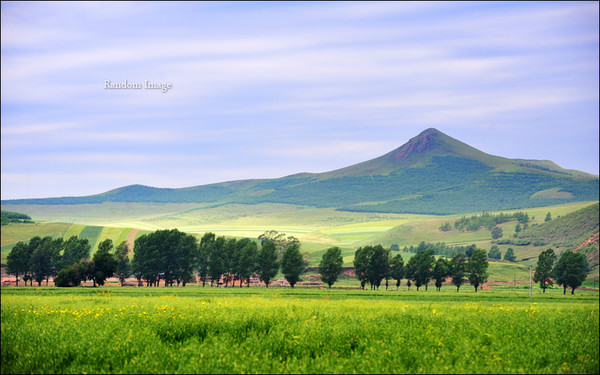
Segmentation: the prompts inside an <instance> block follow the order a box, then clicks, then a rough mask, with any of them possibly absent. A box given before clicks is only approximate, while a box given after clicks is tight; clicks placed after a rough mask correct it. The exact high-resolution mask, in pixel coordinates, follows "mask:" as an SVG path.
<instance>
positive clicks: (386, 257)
mask: <svg viewBox="0 0 600 375" xmlns="http://www.w3.org/2000/svg"><path fill="white" fill-rule="evenodd" d="M370 255H371V256H370V258H369V268H368V270H367V274H368V279H369V283H370V284H371V289H373V288H374V287H375V288H377V289H379V285H381V280H383V279H386V289H387V278H388V277H389V273H390V251H389V250H387V249H384V248H383V246H381V245H375V246H373V248H372V251H371V252H370Z"/></svg>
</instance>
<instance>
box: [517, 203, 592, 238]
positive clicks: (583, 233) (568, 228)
mask: <svg viewBox="0 0 600 375" xmlns="http://www.w3.org/2000/svg"><path fill="white" fill-rule="evenodd" d="M598 216H599V204H598V203H596V204H592V205H590V206H588V207H585V208H582V209H580V210H577V211H575V212H571V213H569V214H567V215H565V216H561V217H558V218H557V217H555V218H554V219H553V220H551V221H548V222H544V223H543V224H540V225H538V226H534V227H530V228H529V229H528V230H526V231H523V232H521V233H520V234H519V235H518V238H519V239H526V240H529V241H531V242H536V241H538V242H545V243H546V244H548V245H549V246H553V247H563V248H575V247H577V246H579V245H581V244H582V243H583V242H585V241H586V240H587V239H588V238H590V237H591V236H592V235H593V234H594V233H597V232H598V222H599V219H598Z"/></svg>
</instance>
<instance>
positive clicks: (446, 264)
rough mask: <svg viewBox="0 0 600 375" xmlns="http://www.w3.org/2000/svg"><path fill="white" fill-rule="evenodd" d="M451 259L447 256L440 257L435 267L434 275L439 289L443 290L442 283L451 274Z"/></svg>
mask: <svg viewBox="0 0 600 375" xmlns="http://www.w3.org/2000/svg"><path fill="white" fill-rule="evenodd" d="M450 268H451V264H450V261H449V260H447V259H445V258H438V260H436V261H435V266H434V267H433V274H432V277H433V279H434V280H435V287H436V289H437V290H438V291H440V290H442V283H443V282H444V281H445V280H446V278H447V277H448V276H450Z"/></svg>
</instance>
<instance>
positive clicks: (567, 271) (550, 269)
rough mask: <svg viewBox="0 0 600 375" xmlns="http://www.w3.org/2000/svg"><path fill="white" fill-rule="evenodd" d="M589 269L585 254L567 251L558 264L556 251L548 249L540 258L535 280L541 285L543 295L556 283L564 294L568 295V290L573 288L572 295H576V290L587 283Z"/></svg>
mask: <svg viewBox="0 0 600 375" xmlns="http://www.w3.org/2000/svg"><path fill="white" fill-rule="evenodd" d="M588 268H589V266H588V263H587V259H586V257H585V254H583V253H574V252H572V251H570V250H569V251H566V252H564V253H563V254H562V255H561V257H560V258H559V259H558V262H557V261H556V254H554V250H553V249H546V250H545V251H543V252H542V253H541V254H540V255H539V257H538V262H537V265H536V267H535V275H534V276H533V280H534V281H535V282H539V283H540V288H542V290H543V293H546V288H548V287H549V286H552V285H553V284H554V282H556V283H557V284H558V285H561V286H562V287H563V294H566V293H567V288H571V294H575V289H577V288H578V287H580V286H581V284H583V282H584V281H585V279H586V277H587V271H588Z"/></svg>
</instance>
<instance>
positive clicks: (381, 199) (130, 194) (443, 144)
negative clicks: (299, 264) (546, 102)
mask: <svg viewBox="0 0 600 375" xmlns="http://www.w3.org/2000/svg"><path fill="white" fill-rule="evenodd" d="M598 196H599V194H598V177H597V176H594V175H590V174H587V173H584V172H580V171H573V170H567V169H563V168H561V167H559V166H558V165H556V164H554V163H553V162H551V161H543V160H527V159H508V158H503V157H500V156H494V155H490V154H487V153H485V152H482V151H480V150H478V149H476V148H474V147H471V146H469V145H468V144H466V143H463V142H461V141H459V140H456V139H454V138H452V137H450V136H448V135H446V134H444V133H442V132H441V131H439V130H437V129H434V128H429V129H426V130H424V131H423V132H421V133H420V134H418V135H417V136H415V137H413V138H411V139H410V140H409V141H408V142H406V143H405V144H403V145H402V146H400V147H398V148H396V149H394V150H392V151H390V152H388V153H386V154H384V155H382V156H380V157H377V158H374V159H371V160H367V161H365V162H362V163H358V164H354V165H351V166H348V167H345V168H341V169H337V170H333V171H329V172H324V173H299V174H294V175H290V176H286V177H282V178H276V179H251V180H238V181H229V182H222V183H217V184H210V185H200V186H194V187H189V188H178V189H170V188H154V187H150V186H143V185H130V186H125V187H121V188H117V189H113V190H110V191H107V192H105V193H102V194H97V195H90V196H85V197H62V198H45V199H22V200H7V201H2V205H3V206H5V205H11V206H12V205H27V204H42V205H49V204H99V203H103V202H153V203H191V202H193V203H210V204H213V205H223V204H230V203H242V204H258V203H288V204H297V205H304V206H312V207H336V208H338V209H340V210H349V211H363V212H396V213H403V212H405V213H428V214H450V213H461V212H474V211H483V210H497V209H517V208H525V207H539V206H544V205H550V204H561V203H570V202H578V201H593V200H598Z"/></svg>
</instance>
